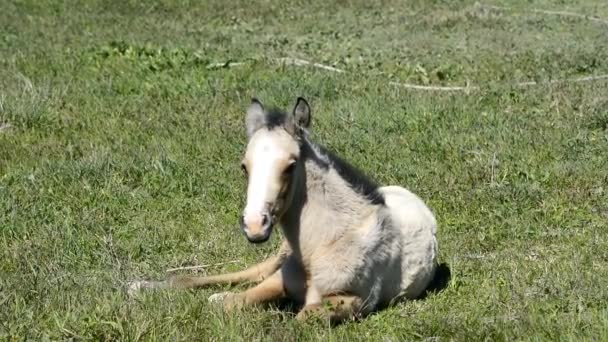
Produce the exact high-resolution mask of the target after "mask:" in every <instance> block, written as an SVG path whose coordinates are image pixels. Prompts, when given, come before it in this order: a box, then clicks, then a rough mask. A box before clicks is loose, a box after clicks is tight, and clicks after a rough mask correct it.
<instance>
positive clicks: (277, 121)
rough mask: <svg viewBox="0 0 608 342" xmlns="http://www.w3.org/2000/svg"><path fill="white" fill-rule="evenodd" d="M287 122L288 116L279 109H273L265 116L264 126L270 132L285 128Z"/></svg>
mask: <svg viewBox="0 0 608 342" xmlns="http://www.w3.org/2000/svg"><path fill="white" fill-rule="evenodd" d="M286 122H287V115H286V114H285V113H284V112H283V111H281V110H280V109H277V108H271V109H270V110H269V111H267V112H266V115H265V116H264V126H265V127H266V128H268V130H272V129H274V128H277V127H283V126H285V123H286Z"/></svg>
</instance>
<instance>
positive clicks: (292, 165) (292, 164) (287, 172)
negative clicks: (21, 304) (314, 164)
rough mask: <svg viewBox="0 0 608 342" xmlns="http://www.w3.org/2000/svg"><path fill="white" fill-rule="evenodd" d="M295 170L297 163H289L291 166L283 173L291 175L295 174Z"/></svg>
mask: <svg viewBox="0 0 608 342" xmlns="http://www.w3.org/2000/svg"><path fill="white" fill-rule="evenodd" d="M295 168H296V161H295V160H293V161H291V162H289V165H287V167H286V168H285V171H283V174H285V175H289V174H291V173H292V172H293V170H294V169H295Z"/></svg>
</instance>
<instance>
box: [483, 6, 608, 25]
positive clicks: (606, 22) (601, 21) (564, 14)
mask: <svg viewBox="0 0 608 342" xmlns="http://www.w3.org/2000/svg"><path fill="white" fill-rule="evenodd" d="M476 5H477V6H481V7H485V8H489V9H494V10H498V11H512V10H513V8H511V7H505V6H496V5H486V4H479V3H477V4H476ZM526 11H530V12H533V13H540V14H547V15H556V16H560V17H571V18H579V19H585V20H589V21H593V22H596V23H599V24H603V25H608V20H606V19H602V18H599V17H596V16H592V15H586V14H580V13H575V12H567V11H551V10H543V9H537V8H532V9H526Z"/></svg>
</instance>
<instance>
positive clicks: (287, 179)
mask: <svg viewBox="0 0 608 342" xmlns="http://www.w3.org/2000/svg"><path fill="white" fill-rule="evenodd" d="M310 120H311V116H310V106H309V105H308V103H307V102H306V100H304V99H303V98H298V99H297V102H296V104H295V106H294V108H293V111H292V112H291V113H290V114H285V113H282V112H280V111H278V110H271V111H266V110H265V109H264V107H263V105H262V103H261V102H260V101H258V100H257V99H255V98H254V99H252V100H251V104H250V106H249V108H248V109H247V118H246V126H247V136H248V139H249V141H248V143H247V150H246V152H245V156H244V158H243V161H242V167H243V170H244V172H245V173H246V174H247V177H248V186H247V205H246V207H245V210H244V212H243V216H242V217H241V228H242V229H243V231H244V232H245V234H246V235H247V239H248V240H249V241H250V242H256V243H257V242H264V241H266V240H268V238H269V237H270V233H271V232H272V227H273V224H274V223H276V222H277V221H278V220H279V219H280V218H281V216H282V215H283V214H284V213H285V211H286V210H287V208H289V206H290V205H291V203H292V200H293V197H294V196H293V195H294V189H295V186H294V184H295V183H296V182H297V181H298V180H300V179H301V178H302V177H304V167H303V161H302V160H301V159H300V146H301V145H300V144H301V141H302V139H303V134H305V130H306V129H307V128H308V127H309V125H310Z"/></svg>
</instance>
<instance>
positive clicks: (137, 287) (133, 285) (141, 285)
mask: <svg viewBox="0 0 608 342" xmlns="http://www.w3.org/2000/svg"><path fill="white" fill-rule="evenodd" d="M147 288H150V282H147V281H145V280H135V281H130V282H129V283H127V294H128V295H129V296H130V297H135V296H136V295H137V294H139V293H140V292H141V290H143V289H147Z"/></svg>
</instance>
